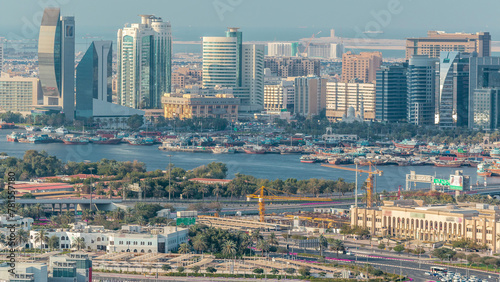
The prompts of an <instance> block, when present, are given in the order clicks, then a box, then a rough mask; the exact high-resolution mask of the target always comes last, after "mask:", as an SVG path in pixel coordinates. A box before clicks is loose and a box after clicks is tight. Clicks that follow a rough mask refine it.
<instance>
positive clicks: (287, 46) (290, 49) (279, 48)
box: [267, 42, 299, 57]
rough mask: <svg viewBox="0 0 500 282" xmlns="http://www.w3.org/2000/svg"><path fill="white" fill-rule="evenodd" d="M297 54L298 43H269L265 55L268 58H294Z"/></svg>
mask: <svg viewBox="0 0 500 282" xmlns="http://www.w3.org/2000/svg"><path fill="white" fill-rule="evenodd" d="M298 53H299V43H298V42H269V43H267V55H268V56H270V57H295V56H297V54H298Z"/></svg>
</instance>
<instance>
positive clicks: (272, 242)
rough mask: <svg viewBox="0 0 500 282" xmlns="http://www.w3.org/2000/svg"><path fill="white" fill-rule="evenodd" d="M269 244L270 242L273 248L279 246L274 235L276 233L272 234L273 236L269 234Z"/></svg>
mask: <svg viewBox="0 0 500 282" xmlns="http://www.w3.org/2000/svg"><path fill="white" fill-rule="evenodd" d="M267 242H269V245H271V246H276V245H278V244H279V242H278V239H277V238H276V234H274V232H271V234H269V237H268V238H267Z"/></svg>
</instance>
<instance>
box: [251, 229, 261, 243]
mask: <svg viewBox="0 0 500 282" xmlns="http://www.w3.org/2000/svg"><path fill="white" fill-rule="evenodd" d="M262 238H263V237H262V235H261V234H260V229H256V230H254V231H253V232H252V240H253V241H255V242H257V241H259V240H261V239H262Z"/></svg>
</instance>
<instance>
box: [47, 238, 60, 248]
mask: <svg viewBox="0 0 500 282" xmlns="http://www.w3.org/2000/svg"><path fill="white" fill-rule="evenodd" d="M48 243H49V244H48V245H49V248H51V249H58V248H59V237H57V236H56V235H53V236H52V237H50V238H49V242H48Z"/></svg>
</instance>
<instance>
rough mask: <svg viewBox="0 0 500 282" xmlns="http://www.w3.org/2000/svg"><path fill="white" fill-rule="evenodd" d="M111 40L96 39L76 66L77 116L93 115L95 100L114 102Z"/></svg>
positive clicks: (87, 116)
mask: <svg viewBox="0 0 500 282" xmlns="http://www.w3.org/2000/svg"><path fill="white" fill-rule="evenodd" d="M112 44H113V43H112V42H111V41H94V42H92V44H90V47H89V48H88V49H87V52H85V55H84V56H83V57H82V60H81V61H80V62H79V63H78V66H77V68H76V117H77V118H90V117H92V116H93V101H94V99H98V100H100V101H105V102H112V99H111V87H112V86H111V84H112V64H113V50H112V49H113V48H112Z"/></svg>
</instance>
